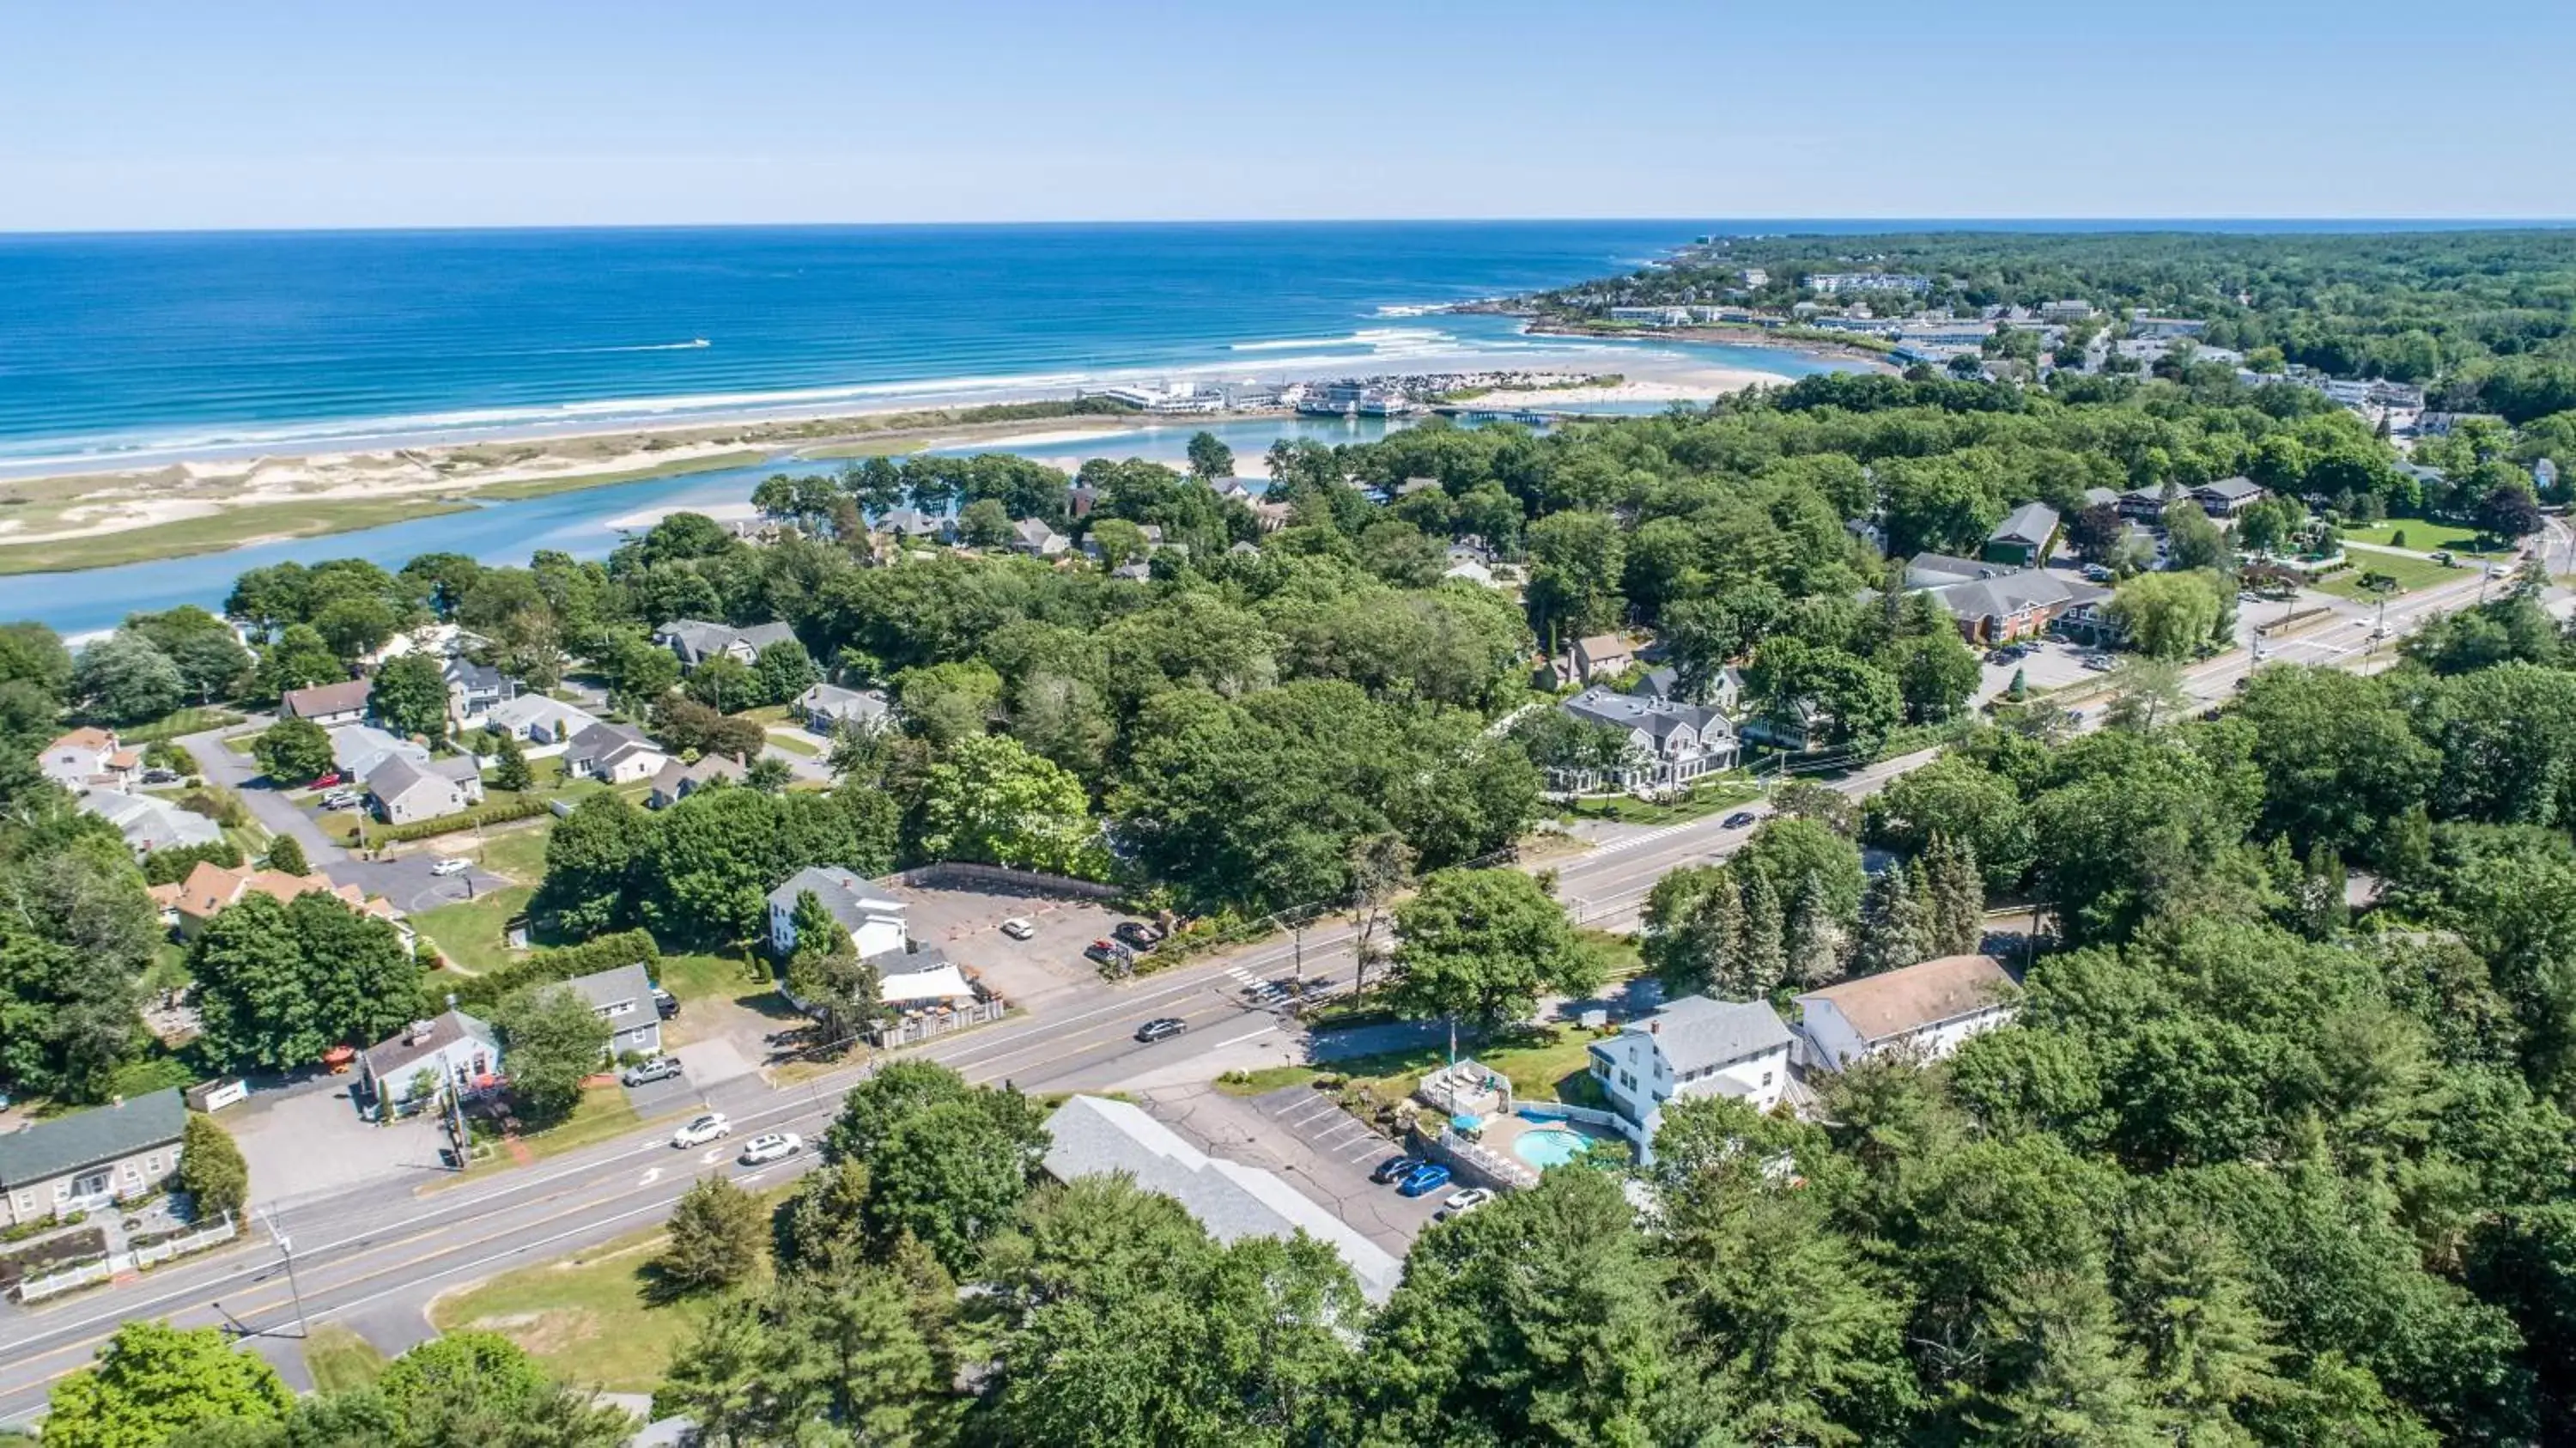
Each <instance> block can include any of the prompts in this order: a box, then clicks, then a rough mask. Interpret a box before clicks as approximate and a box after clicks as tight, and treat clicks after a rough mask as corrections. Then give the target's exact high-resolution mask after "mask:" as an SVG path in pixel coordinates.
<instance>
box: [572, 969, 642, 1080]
mask: <svg viewBox="0 0 2576 1448" xmlns="http://www.w3.org/2000/svg"><path fill="white" fill-rule="evenodd" d="M564 984H565V985H566V986H568V987H570V988H571V990H572V993H573V994H574V995H577V996H579V997H581V998H582V999H583V1000H585V1001H588V1002H589V1003H590V1008H591V1009H592V1010H594V1011H597V1012H598V1013H599V1018H600V1019H601V1020H603V1021H606V1022H608V1029H609V1030H610V1032H611V1033H612V1034H611V1035H610V1036H609V1038H608V1055H609V1059H611V1060H615V1059H616V1058H618V1057H620V1056H624V1055H626V1054H628V1053H629V1052H632V1053H634V1054H635V1055H638V1056H656V1055H659V1054H661V1051H662V1013H661V1012H660V1011H659V1010H657V1009H655V1008H654V1005H653V977H652V976H651V975H649V974H647V973H646V972H645V969H644V965H643V962H641V961H637V962H636V963H634V964H632V965H621V966H618V967H616V968H615V969H613V970H598V971H593V972H591V973H590V974H588V975H577V976H574V977H573V978H572V979H570V980H568V981H565V982H564Z"/></svg>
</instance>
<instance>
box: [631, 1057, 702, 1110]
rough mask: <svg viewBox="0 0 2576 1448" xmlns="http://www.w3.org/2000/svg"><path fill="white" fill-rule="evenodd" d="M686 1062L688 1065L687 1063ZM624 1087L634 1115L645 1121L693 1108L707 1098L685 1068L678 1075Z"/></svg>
mask: <svg viewBox="0 0 2576 1448" xmlns="http://www.w3.org/2000/svg"><path fill="white" fill-rule="evenodd" d="M683 1064H684V1067H685V1063H683ZM624 1089H625V1092H626V1104H627V1105H629V1106H631V1107H634V1108H635V1115H636V1116H637V1117H638V1118H639V1119H641V1120H645V1121H651V1120H652V1119H654V1118H655V1117H657V1116H669V1115H671V1114H673V1113H674V1112H680V1111H687V1110H691V1109H693V1108H695V1107H696V1106H697V1105H698V1104H699V1103H700V1102H702V1101H704V1100H705V1099H706V1093H705V1092H704V1091H702V1090H700V1089H699V1088H698V1083H697V1082H695V1081H692V1080H690V1079H689V1075H688V1072H687V1070H686V1069H683V1070H682V1071H681V1073H680V1074H679V1075H677V1076H670V1077H665V1078H664V1079H662V1080H659V1081H647V1082H645V1083H644V1084H643V1085H641V1086H628V1087H626V1088H624Z"/></svg>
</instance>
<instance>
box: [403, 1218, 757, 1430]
mask: <svg viewBox="0 0 2576 1448" xmlns="http://www.w3.org/2000/svg"><path fill="white" fill-rule="evenodd" d="M662 1242H663V1233H662V1229H661V1228H659V1227H653V1228H648V1229H647V1230H644V1231H641V1232H635V1233H630V1234H629V1235H627V1236H623V1237H619V1238H616V1239H615V1240H613V1241H609V1242H605V1243H602V1244H601V1245H599V1246H597V1247H593V1248H590V1249H588V1250H586V1251H582V1252H577V1253H574V1254H573V1255H572V1256H570V1257H565V1258H562V1259H560V1260H558V1261H554V1262H540V1263H537V1264H535V1265H532V1266H527V1267H521V1268H518V1269H516V1270H514V1271H510V1272H505V1273H503V1274H501V1275H500V1276H498V1277H495V1278H492V1279H491V1280H490V1281H487V1282H484V1283H482V1284H480V1285H478V1286H476V1287H473V1288H471V1289H468V1290H467V1291H464V1292H461V1293H458V1294H456V1295H455V1296H453V1297H448V1298H444V1299H442V1300H440V1301H439V1302H438V1303H437V1304H436V1305H435V1306H433V1307H432V1308H431V1309H430V1322H431V1324H432V1325H433V1326H435V1327H436V1328H437V1329H438V1330H439V1331H441V1332H456V1331H460V1330H462V1329H466V1328H479V1329H483V1330H486V1331H490V1332H497V1333H499V1334H501V1335H502V1336H503V1337H506V1338H508V1339H510V1340H511V1341H512V1342H515V1343H517V1344H518V1345H519V1346H521V1347H523V1348H526V1349H527V1350H528V1352H529V1353H530V1354H531V1355H533V1356H534V1357H535V1358H536V1359H537V1361H539V1362H541V1363H544V1364H545V1365H546V1367H547V1369H548V1370H549V1371H550V1372H552V1373H553V1374H554V1375H555V1376H556V1377H558V1378H560V1379H562V1380H564V1381H565V1382H568V1383H576V1384H579V1385H581V1386H583V1387H589V1388H597V1389H599V1390H601V1391H604V1392H612V1393H649V1392H651V1391H653V1389H654V1388H655V1387H656V1386H657V1385H658V1384H659V1383H660V1382H661V1380H662V1374H663V1371H664V1370H665V1369H667V1368H668V1367H669V1366H670V1365H671V1359H672V1357H673V1356H674V1355H675V1354H677V1353H678V1352H679V1350H680V1349H681V1347H682V1346H683V1345H685V1344H686V1343H687V1342H688V1341H689V1339H690V1337H691V1336H692V1335H693V1334H694V1333H696V1331H697V1329H698V1324H699V1323H700V1322H702V1321H704V1320H705V1319H706V1316H707V1314H708V1313H709V1312H710V1311H712V1310H713V1309H714V1307H715V1303H716V1300H717V1299H715V1298H714V1297H712V1296H709V1297H698V1298H687V1299H682V1300H680V1301H678V1302H669V1303H657V1302H655V1301H654V1300H653V1298H652V1293H651V1289H652V1286H653V1278H652V1274H651V1273H650V1271H649V1270H648V1264H649V1263H650V1262H651V1261H652V1260H653V1257H654V1254H655V1253H657V1252H659V1251H660V1250H661V1248H662Z"/></svg>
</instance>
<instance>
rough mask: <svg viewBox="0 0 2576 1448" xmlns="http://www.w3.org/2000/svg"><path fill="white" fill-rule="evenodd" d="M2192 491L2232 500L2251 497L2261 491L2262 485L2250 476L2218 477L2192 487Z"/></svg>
mask: <svg viewBox="0 0 2576 1448" xmlns="http://www.w3.org/2000/svg"><path fill="white" fill-rule="evenodd" d="M2192 491H2193V492H2195V493H2214V494H2216V495H2217V496H2219V497H2221V498H2225V499H2227V500H2228V501H2230V502H2234V501H2236V500H2237V499H2239V498H2250V497H2253V496H2254V495H2255V494H2257V493H2260V492H2262V491H2263V487H2262V485H2261V484H2260V483H2257V482H2255V481H2254V480H2253V479H2252V478H2248V477H2243V476H2238V477H2233V478H2220V479H2219V480H2218V481H2217V482H2214V483H2203V484H2201V485H2200V486H2199V487H2197V488H2194V489H2192Z"/></svg>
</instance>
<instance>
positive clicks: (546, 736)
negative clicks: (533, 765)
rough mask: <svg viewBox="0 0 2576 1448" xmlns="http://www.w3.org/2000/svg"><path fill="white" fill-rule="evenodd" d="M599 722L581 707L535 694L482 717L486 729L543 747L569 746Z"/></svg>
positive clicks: (504, 703)
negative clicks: (579, 735)
mask: <svg viewBox="0 0 2576 1448" xmlns="http://www.w3.org/2000/svg"><path fill="white" fill-rule="evenodd" d="M598 722H599V717H598V716H597V715H595V714H593V713H591V712H590V711H589V710H587V709H584V708H582V707H581V706H580V705H578V704H567V703H565V702H564V701H563V700H561V699H555V698H549V697H547V696H546V695H544V694H533V693H531V694H521V695H520V696H519V697H517V698H515V699H506V700H503V701H502V702H500V703H498V704H495V705H493V706H492V707H491V710H490V711H489V712H488V713H486V714H485V715H484V716H483V723H484V727H486V728H490V729H498V730H500V731H501V732H502V733H504V734H509V735H513V736H516V737H517V738H520V739H524V740H526V741H528V742H529V743H530V744H535V745H538V746H540V747H544V746H552V745H561V744H569V743H571V742H572V737H573V736H574V735H576V734H579V733H580V732H581V731H583V730H584V729H587V728H589V727H590V726H592V725H593V724H596V723H598Z"/></svg>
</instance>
